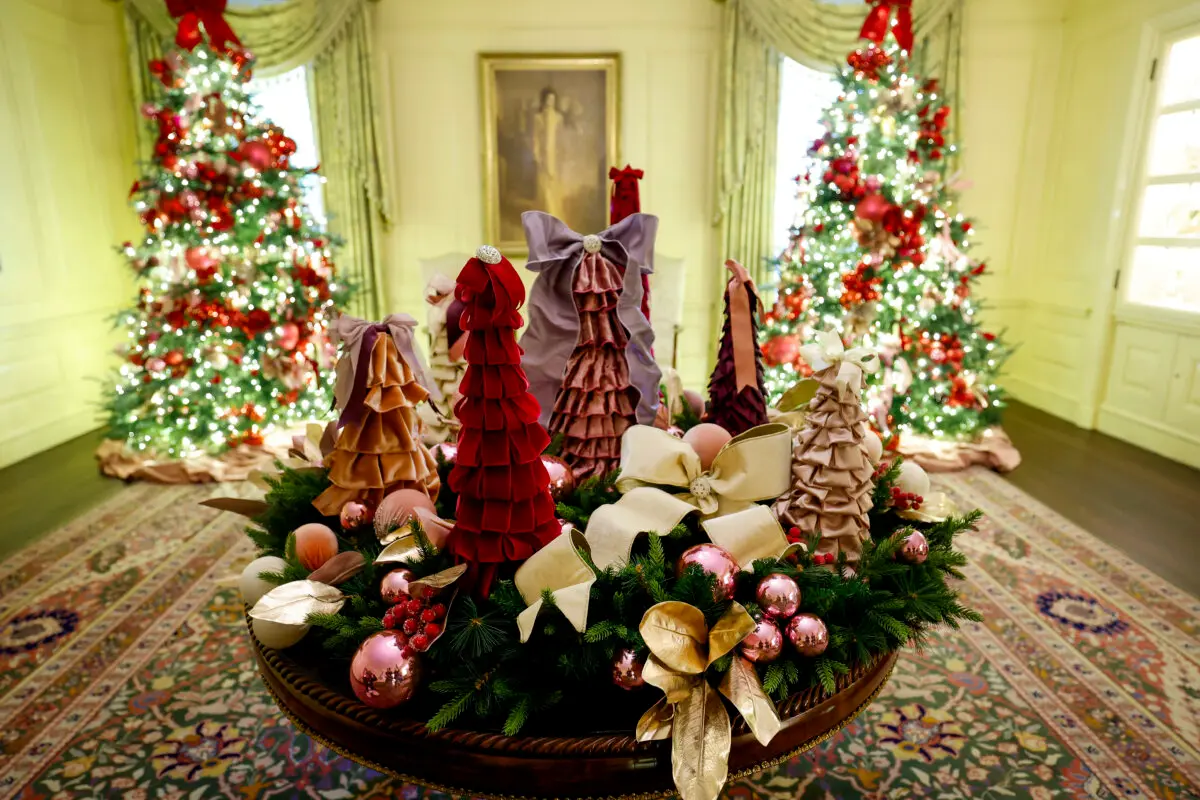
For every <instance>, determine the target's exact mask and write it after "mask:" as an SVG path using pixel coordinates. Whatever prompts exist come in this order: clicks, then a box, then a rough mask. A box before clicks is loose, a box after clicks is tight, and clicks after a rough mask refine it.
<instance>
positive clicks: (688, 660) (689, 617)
mask: <svg viewBox="0 0 1200 800" xmlns="http://www.w3.org/2000/svg"><path fill="white" fill-rule="evenodd" d="M751 627H753V626H751ZM638 630H639V631H640V632H641V634H642V638H643V639H645V640H646V646H647V647H649V648H650V652H651V653H653V654H654V655H655V656H657V657H658V658H659V660H661V661H662V662H663V664H664V665H666V666H667V667H668V668H669V669H673V670H675V671H676V672H684V673H687V674H690V675H699V674H700V673H701V672H704V670H705V668H707V667H708V664H709V661H708V626H707V625H706V624H705V622H704V614H703V613H702V612H701V611H700V609H698V608H696V607H695V606H693V605H689V604H687V603H681V602H679V601H678V600H668V601H666V602H664V603H659V604H657V605H654V606H651V607H650V609H649V610H648V611H647V612H646V613H645V614H643V615H642V622H641V624H640V625H639V626H638Z"/></svg>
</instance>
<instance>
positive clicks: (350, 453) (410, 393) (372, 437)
mask: <svg viewBox="0 0 1200 800" xmlns="http://www.w3.org/2000/svg"><path fill="white" fill-rule="evenodd" d="M416 324H417V321H416V320H415V319H413V318H412V317H410V316H409V315H407V314H392V315H390V316H388V317H387V318H386V319H384V320H383V321H382V322H375V323H372V322H367V321H366V320H361V319H357V318H355V317H350V316H346V315H342V316H341V317H339V318H338V321H337V322H336V323H335V324H334V331H333V332H334V335H335V337H336V338H337V339H339V340H340V341H341V342H342V348H343V349H342V358H341V360H340V361H339V362H338V367H337V386H336V388H335V390H334V394H335V397H336V401H337V406H338V408H339V409H340V410H341V416H340V417H339V419H338V427H339V428H340V433H339V434H338V437H337V440H336V442H335V444H334V448H333V451H332V452H330V454H329V455H328V456H326V457H325V464H326V466H328V467H329V480H330V482H331V483H332V484H333V485H332V486H330V487H329V488H328V489H326V490H325V491H324V492H322V493H321V494H320V495H318V496H317V498H316V499H315V500H314V501H313V505H314V506H315V507H316V509H317V510H318V511H320V512H321V513H322V514H324V515H325V516H328V517H336V516H339V515H340V513H341V510H342V506H344V505H345V504H346V503H349V502H352V501H353V502H360V503H365V504H366V505H368V506H369V507H370V508H372V509H374V508H376V507H377V506H378V505H379V502H380V501H381V500H382V499H383V498H384V496H385V495H387V494H390V493H391V492H394V491H397V490H399V489H416V490H417V491H420V492H424V493H425V494H427V495H428V496H429V497H430V498H431V499H432V498H436V497H437V494H438V489H439V487H440V481H439V479H438V472H437V462H436V461H435V460H434V458H433V455H432V454H431V453H430V452H429V450H428V449H426V447H425V445H424V444H423V443H422V442H421V436H420V422H419V420H418V416H417V407H418V406H419V405H420V404H421V403H423V402H424V401H425V400H426V399H427V398H428V397H429V395H430V390H429V389H427V388H426V387H428V386H432V385H433V384H432V382H431V381H430V379H429V378H428V376H427V375H426V374H425V371H424V368H423V367H422V365H421V357H420V355H419V354H418V352H417V350H416V345H415V344H414V342H413V328H414V327H415V326H416ZM434 391H435V392H436V387H435V388H434ZM435 396H436V394H435Z"/></svg>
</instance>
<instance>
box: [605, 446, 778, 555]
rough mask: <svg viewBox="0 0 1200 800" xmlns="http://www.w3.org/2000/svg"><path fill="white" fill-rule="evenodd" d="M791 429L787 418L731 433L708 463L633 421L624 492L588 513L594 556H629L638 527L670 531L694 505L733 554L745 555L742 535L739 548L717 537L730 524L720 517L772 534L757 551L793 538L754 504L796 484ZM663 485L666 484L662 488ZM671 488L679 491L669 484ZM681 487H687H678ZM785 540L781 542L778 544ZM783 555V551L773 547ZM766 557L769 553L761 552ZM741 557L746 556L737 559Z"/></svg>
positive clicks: (625, 450)
mask: <svg viewBox="0 0 1200 800" xmlns="http://www.w3.org/2000/svg"><path fill="white" fill-rule="evenodd" d="M791 458H792V435H791V431H790V430H789V429H788V426H787V425H783V424H779V423H772V424H768V425H760V426H758V427H756V428H751V429H750V430H748V431H746V432H745V433H743V434H742V435H740V436H737V437H734V438H733V439H731V440H730V441H729V442H728V443H727V444H726V445H725V446H724V447H723V448H721V452H719V453H718V454H717V456H716V458H714V459H713V463H712V466H711V467H710V468H709V469H707V470H704V469H702V468H701V466H700V457H699V456H698V455H696V451H695V450H693V449H692V448H691V447H690V446H689V445H687V444H685V443H684V442H682V441H681V440H679V439H677V438H675V437H674V436H672V435H670V434H669V433H667V432H665V431H660V430H658V429H657V428H651V427H649V426H646V425H635V426H633V427H631V428H629V429H628V430H626V431H625V435H624V436H623V437H622V438H621V477H620V479H618V481H617V488H618V489H619V490H620V491H621V492H622V494H623V495H624V496H623V497H622V498H621V499H620V500H618V501H617V502H616V503H611V504H608V505H604V506H601V507H600V508H598V509H596V511H595V512H593V513H592V516H591V519H590V520H589V521H588V527H587V542H588V544H589V545H590V546H591V549H592V560H593V561H594V562H595V564H596V566H598V567H600V568H601V569H604V568H606V567H608V566H609V565H611V564H617V563H621V562H625V561H628V560H629V553H630V549H631V548H632V547H633V542H634V540H635V539H636V538H637V536H638V534H640V533H643V532H653V533H656V534H658V535H659V536H665V535H666V534H668V533H670V531H671V529H672V528H674V527H675V526H676V525H678V524H679V522H680V520H682V519H683V518H684V517H685V516H687V515H688V514H690V513H692V512H693V511H697V510H698V511H700V512H701V513H702V514H703V515H704V516H705V517H706V518H708V519H707V520H706V521H705V523H704V526H705V529H706V530H708V531H709V535H710V537H712V538H713V541H714V542H716V543H717V544H719V545H721V546H722V547H725V548H726V549H727V550H729V551H730V553H732V554H733V556H734V558H739V552H741V557H742V558H745V557H746V556H747V553H746V552H745V546H744V545H745V543H744V542H734V543H733V548H735V549H737V550H738V551H739V552H734V549H731V547H730V546H727V545H726V543H725V542H724V541H718V539H717V538H716V537H714V535H713V532H712V530H711V529H714V528H715V529H716V530H717V534H716V536H717V537H719V536H721V534H722V533H723V532H725V531H726V530H727V529H728V528H729V527H730V526H726V525H716V526H713V525H712V522H713V519H712V518H714V517H724V516H726V515H736V516H737V517H738V521H739V522H740V524H741V525H744V526H747V527H748V530H747V531H746V534H747V536H739V537H738V538H739V539H745V538H749V539H751V540H761V541H768V542H770V546H767V547H765V548H764V547H762V546H760V545H756V546H755V547H754V548H752V549H753V550H755V551H759V550H764V549H768V550H769V549H772V548H773V547H775V546H778V550H779V551H780V552H782V550H783V547H785V546H786V545H787V539H786V537H785V536H784V535H783V531H782V530H781V529H780V528H779V524H778V523H777V522H775V519H774V517H772V516H771V514H770V512H766V513H765V514H764V513H763V512H764V511H765V509H761V510H756V509H760V508H761V507H757V506H755V505H754V504H755V503H756V502H758V501H761V500H773V499H774V498H776V497H779V496H780V495H782V494H783V493H784V492H786V491H787V490H788V488H789V487H790V485H791ZM660 487H661V488H660ZM664 489H670V490H675V491H665V490H664ZM678 490H682V491H678ZM780 542H782V544H780ZM773 554H774V555H778V554H779V553H778V552H776V553H773ZM758 557H760V558H761V557H764V556H758ZM739 563H742V564H747V565H748V562H746V561H744V560H740V559H739Z"/></svg>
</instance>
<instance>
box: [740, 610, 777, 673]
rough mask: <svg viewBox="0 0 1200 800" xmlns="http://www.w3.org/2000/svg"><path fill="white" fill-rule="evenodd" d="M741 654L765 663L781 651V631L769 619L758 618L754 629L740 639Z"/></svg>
mask: <svg viewBox="0 0 1200 800" xmlns="http://www.w3.org/2000/svg"><path fill="white" fill-rule="evenodd" d="M741 649H742V655H743V656H745V657H746V658H748V659H750V660H751V661H754V662H756V663H762V664H766V663H768V662H770V661H774V660H775V659H777V658H779V654H780V653H782V652H783V632H782V631H780V630H779V626H778V625H776V624H775V623H774V622H772V621H771V620H769V619H762V620H759V623H758V624H757V625H755V626H754V630H752V631H750V633H749V634H748V635H747V636H746V638H745V639H742V643H741Z"/></svg>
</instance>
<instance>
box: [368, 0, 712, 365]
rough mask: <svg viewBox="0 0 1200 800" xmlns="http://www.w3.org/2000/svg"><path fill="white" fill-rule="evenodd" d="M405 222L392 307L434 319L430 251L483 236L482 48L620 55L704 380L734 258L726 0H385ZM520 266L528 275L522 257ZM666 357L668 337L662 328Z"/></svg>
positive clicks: (689, 344)
mask: <svg viewBox="0 0 1200 800" xmlns="http://www.w3.org/2000/svg"><path fill="white" fill-rule="evenodd" d="M374 11H375V14H376V20H375V21H376V31H377V38H376V54H377V56H378V58H379V60H380V62H381V69H382V71H383V79H382V84H383V95H384V97H383V102H384V106H385V108H386V109H387V116H386V120H385V125H384V127H385V129H386V133H385V136H386V137H387V139H388V143H389V151H390V153H391V154H392V163H391V165H390V172H391V175H392V181H393V187H392V193H393V198H394V199H395V206H394V208H393V212H394V217H395V220H396V222H395V226H394V227H393V229H392V230H391V232H390V234H389V235H388V238H387V240H386V243H385V244H386V256H387V267H386V272H387V287H388V301H389V308H390V309H393V310H398V311H407V312H409V313H411V314H413V315H414V316H416V317H417V318H418V319H422V320H423V319H424V304H423V301H422V290H423V285H424V281H423V279H422V277H421V271H420V266H419V263H418V262H419V259H424V258H434V257H437V256H440V255H442V254H445V253H450V252H459V253H473V252H474V251H475V248H476V247H477V246H478V245H480V244H482V243H483V235H484V225H483V189H482V186H483V179H482V150H481V147H482V137H481V133H480V126H481V120H480V95H479V79H478V66H477V62H476V54H477V53H479V52H513V51H528V52H571V51H575V52H619V53H620V54H621V59H622V64H621V68H622V74H621V98H620V102H621V109H620V120H621V153H620V159H621V162H622V164H623V163H625V162H629V163H631V164H633V165H634V166H636V167H641V168H642V169H645V170H646V176H647V178H646V180H645V181H644V182H643V185H642V208H643V209H644V210H645V211H646V212H648V213H652V214H657V215H658V216H659V217H660V218H661V224H660V228H659V234H658V248H657V249H658V252H659V253H660V254H662V255H664V256H670V257H675V258H680V257H682V258H684V259H686V265H687V269H688V274H689V280H688V281H687V285H686V296H685V304H684V318H683V322H684V326H685V329H684V331H683V334H682V336H681V337H680V348H679V350H680V352H679V366H680V369H681V371H682V372H683V375H684V379H685V381H686V382H687V384H688V385H690V386H696V387H700V386H702V385H703V383H704V381H705V380H706V378H707V368H708V364H707V359H708V354H709V351H710V349H711V347H712V341H713V338H714V336H715V335H716V333H715V332H714V331H713V330H712V329H711V324H712V320H713V318H714V314H713V309H714V307H715V306H714V304H715V303H716V302H717V301H718V300H719V299H720V298H719V297H717V287H718V286H719V280H718V279H717V277H716V275H717V273H718V272H719V271H721V270H722V267H721V263H722V260H723V257H722V256H720V254H718V253H716V252H715V251H714V246H713V239H714V236H713V232H712V231H713V229H712V224H711V221H712V217H711V207H712V200H711V198H712V188H711V186H712V182H711V171H712V163H713V155H712V153H713V146H714V145H713V140H714V134H713V128H714V122H713V120H714V119H715V95H716V67H717V57H718V56H717V41H718V24H719V18H720V15H719V12H720V6H719V5H718V4H716V3H714V2H711V1H710V0H654V1H653V2H649V1H648V0H611V1H610V2H606V3H591V2H586V1H585V0H507V1H506V2H503V3H498V2H495V0H441V2H434V3H429V2H420V3H417V2H401V1H400V0H385V2H382V3H379V4H378V5H377V6H376V7H375V9H374ZM514 264H515V266H517V267H518V269H521V272H522V273H523V274H524V275H525V276H526V277H527V278H529V277H531V276H530V274H529V273H528V272H526V271H525V270H524V269H523V268H522V266H523V262H517V261H514ZM659 336H660V346H659V347H658V348H657V350H658V355H659V357H660V359H662V358H664V357H666V358H669V355H670V352H669V340H670V334H669V333H664V332H662V331H659Z"/></svg>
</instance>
